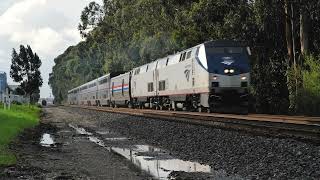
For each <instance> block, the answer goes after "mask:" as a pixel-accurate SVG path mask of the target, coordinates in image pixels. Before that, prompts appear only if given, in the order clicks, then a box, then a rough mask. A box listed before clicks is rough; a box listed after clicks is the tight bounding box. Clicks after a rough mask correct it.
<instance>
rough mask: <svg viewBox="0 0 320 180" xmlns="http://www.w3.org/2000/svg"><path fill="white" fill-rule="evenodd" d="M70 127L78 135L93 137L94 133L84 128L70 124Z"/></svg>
mask: <svg viewBox="0 0 320 180" xmlns="http://www.w3.org/2000/svg"><path fill="white" fill-rule="evenodd" d="M69 127H71V128H73V129H75V130H76V131H77V133H78V134H81V135H89V136H91V135H92V133H90V132H87V131H86V130H85V129H84V128H81V127H77V126H74V125H72V124H69Z"/></svg>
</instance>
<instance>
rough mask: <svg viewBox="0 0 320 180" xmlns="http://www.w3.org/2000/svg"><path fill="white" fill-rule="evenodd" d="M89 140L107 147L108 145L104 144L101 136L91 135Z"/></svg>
mask: <svg viewBox="0 0 320 180" xmlns="http://www.w3.org/2000/svg"><path fill="white" fill-rule="evenodd" d="M89 141H91V142H94V143H96V144H98V145H99V146H102V147H106V146H105V145H104V142H103V141H102V140H100V139H99V138H96V137H93V136H90V137H89Z"/></svg>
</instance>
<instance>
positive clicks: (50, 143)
mask: <svg viewBox="0 0 320 180" xmlns="http://www.w3.org/2000/svg"><path fill="white" fill-rule="evenodd" d="M40 145H41V146H43V147H55V146H56V143H55V142H54V138H53V136H52V135H51V134H48V133H45V134H43V135H42V137H41V139H40Z"/></svg>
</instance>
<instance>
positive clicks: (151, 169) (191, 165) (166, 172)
mask: <svg viewBox="0 0 320 180" xmlns="http://www.w3.org/2000/svg"><path fill="white" fill-rule="evenodd" d="M70 127H72V128H74V129H75V130H76V131H77V132H78V133H80V134H86V135H88V139H89V141H91V142H93V143H95V144H97V145H99V146H101V147H103V148H105V149H106V150H108V151H110V152H112V153H115V154H118V155H120V156H122V157H124V158H126V159H127V160H129V161H130V162H132V163H133V164H134V165H135V166H136V167H138V168H140V169H141V170H142V171H144V172H147V173H148V174H150V175H152V176H153V177H155V178H156V179H159V180H165V179H171V177H170V173H172V172H178V171H180V172H186V173H195V172H197V173H208V174H211V175H213V174H214V176H215V177H219V179H221V178H222V179H241V178H235V177H228V176H227V175H226V174H225V173H223V172H220V171H215V170H213V169H212V167H211V166H209V165H203V164H200V163H198V162H191V161H184V160H181V159H177V158H174V157H172V156H171V155H169V153H168V152H166V151H164V150H162V149H160V148H156V147H153V146H149V145H134V146H132V145H129V144H128V145H127V146H126V145H122V146H123V147H122V146H121V147H117V146H110V145H106V144H105V143H104V140H109V141H124V140H128V138H126V137H114V138H104V140H102V139H100V138H98V137H95V136H93V135H92V133H89V132H87V131H86V130H85V129H83V128H77V127H75V126H72V125H70ZM97 133H98V132H97ZM98 134H100V135H108V136H109V135H110V134H109V132H108V131H105V132H104V133H98ZM118 146H119V145H118ZM128 147H130V148H128Z"/></svg>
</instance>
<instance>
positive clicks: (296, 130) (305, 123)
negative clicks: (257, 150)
mask: <svg viewBox="0 0 320 180" xmlns="http://www.w3.org/2000/svg"><path fill="white" fill-rule="evenodd" d="M70 107H75V108H82V109H88V110H95V111H103V112H110V113H118V114H126V115H133V116H142V117H148V118H158V119H161V120H166V121H178V122H184V123H189V124H197V125H203V126H214V127H218V128H224V129H231V130H245V131H250V132H253V133H256V134H260V135H268V136H269V135H272V136H277V137H284V138H286V137H293V138H298V139H302V140H312V141H314V142H316V143H320V120H319V119H318V118H317V117H305V116H292V117H291V116H284V115H279V116H278V115H265V114H251V115H234V114H218V113H212V114H209V113H197V112H181V111H160V110H150V109H128V108H109V107H93V106H70Z"/></svg>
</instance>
